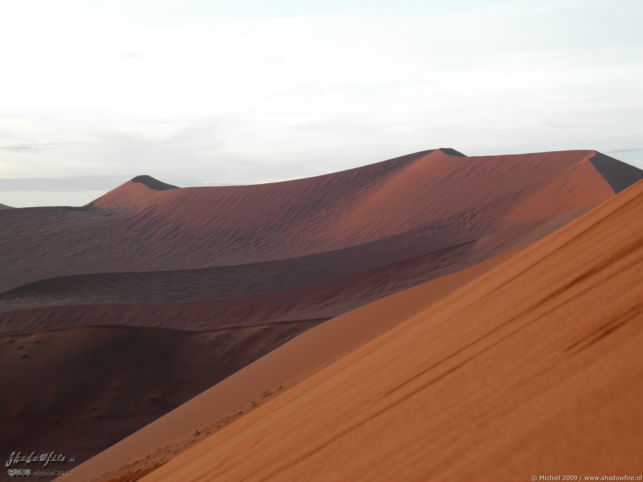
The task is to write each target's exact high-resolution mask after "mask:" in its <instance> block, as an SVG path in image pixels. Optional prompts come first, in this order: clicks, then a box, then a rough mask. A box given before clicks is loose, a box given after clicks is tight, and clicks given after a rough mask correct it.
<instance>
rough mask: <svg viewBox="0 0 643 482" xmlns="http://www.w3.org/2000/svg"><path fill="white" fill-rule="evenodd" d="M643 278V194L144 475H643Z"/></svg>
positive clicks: (591, 217) (638, 189) (547, 241)
mask: <svg viewBox="0 0 643 482" xmlns="http://www.w3.org/2000/svg"><path fill="white" fill-rule="evenodd" d="M642 267H643V183H638V184H637V185H635V186H633V187H631V188H629V189H627V190H626V191H624V192H622V193H621V194H619V195H618V196H616V197H615V198H613V199H611V200H609V201H607V202H605V203H603V204H602V205H601V206H599V207H597V208H596V209H594V210H592V211H590V212H589V213H587V214H585V215H584V216H582V217H580V218H579V219H577V220H575V221H573V222H572V223H570V224H568V225H566V226H565V227H563V228H561V229H560V230H558V231H557V232H555V233H554V234H552V235H550V236H548V237H546V238H544V239H543V240H541V241H539V242H537V243H534V244H532V245H530V246H529V247H527V248H525V249H523V250H522V251H521V252H519V253H518V254H517V255H515V256H513V257H511V258H510V259H509V260H508V261H506V262H504V263H502V264H500V265H498V266H496V267H495V268H493V269H492V270H490V271H488V272H487V273H485V274H483V275H482V276H481V277H479V278H477V279H476V280H474V281H472V282H471V283H469V284H467V285H465V286H463V287H462V288H460V289H458V290H457V291H455V292H453V293H452V294H451V295H449V296H447V297H446V298H444V299H442V300H441V301H439V302H438V303H435V304H432V305H430V306H428V307H427V309H424V310H420V311H419V312H416V313H415V314H410V315H409V317H408V319H407V320H406V321H405V322H403V323H402V324H400V325H398V326H397V327H395V328H393V329H392V330H390V331H388V332H387V333H385V334H383V335H381V336H380V337H378V338H377V339H375V340H373V341H371V342H370V343H368V344H366V345H364V346H362V347H361V348H358V349H357V350H355V351H354V352H352V353H350V354H348V355H346V356H345V357H343V358H341V359H340V360H338V361H337V362H335V363H333V364H332V365H330V366H328V367H326V368H324V369H323V370H321V371H319V372H317V373H315V374H313V375H312V376H310V377H309V378H307V379H305V380H304V381H302V382H300V383H299V384H298V385H296V386H294V387H292V388H290V389H288V390H287V391H285V392H284V393H283V394H281V395H279V396H278V397H277V398H275V399H274V400H271V401H270V402H268V403H266V404H265V405H262V406H260V407H258V408H257V409H256V410H254V411H252V412H251V413H249V414H248V415H246V416H244V417H242V418H240V419H239V420H237V421H235V422H234V423H232V424H231V425H229V426H228V427H226V428H224V429H223V430H221V431H220V432H217V433H215V434H214V435H213V436H211V437H210V438H208V439H205V440H204V441H203V442H201V443H200V444H198V445H196V446H194V447H193V448H191V449H189V450H187V451H186V452H184V453H183V454H181V455H179V456H177V457H176V458H174V459H173V460H172V461H170V462H169V463H167V464H166V465H163V466H162V467H160V468H159V469H158V470H156V471H154V472H152V473H151V474H149V475H148V476H147V478H146V479H145V480H167V479H173V480H184V481H187V480H212V479H217V480H268V479H274V480H393V479H396V480H442V481H449V480H454V481H455V480H458V481H459V480H507V481H509V480H511V481H513V480H530V477H531V476H532V475H534V474H579V475H580V474H628V473H629V474H638V473H640V470H641V459H640V447H641V446H642V445H643V413H642V412H641V405H640V402H641V399H642V398H643V355H642V352H641V345H642V344H643V302H642V300H643V269H642ZM309 333H310V332H309Z"/></svg>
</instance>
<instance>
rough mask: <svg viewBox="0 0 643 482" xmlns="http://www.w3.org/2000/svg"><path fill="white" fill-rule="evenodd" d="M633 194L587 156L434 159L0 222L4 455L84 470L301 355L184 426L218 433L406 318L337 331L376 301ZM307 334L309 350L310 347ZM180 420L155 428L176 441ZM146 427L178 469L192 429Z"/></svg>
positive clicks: (493, 259)
mask: <svg viewBox="0 0 643 482" xmlns="http://www.w3.org/2000/svg"><path fill="white" fill-rule="evenodd" d="M640 178H641V171H639V170H637V169H635V168H632V167H631V166H628V165H626V164H623V163H620V162H619V161H617V160H615V159H612V158H609V157H607V156H604V155H602V154H600V153H598V152H596V151H560V152H548V153H537V154H523V155H505V156H483V157H466V156H464V155H462V154H460V153H458V152H457V151H455V150H453V149H438V150H429V151H422V152H419V153H415V154H411V155H407V156H403V157H399V158H395V159H391V160H388V161H383V162H380V163H377V164H372V165H368V166H363V167H359V168H356V169H351V170H348V171H343V172H338V173H333V174H328V175H324V176H317V177H313V178H307V179H298V180H294V181H286V182H280V183H271V184H263V185H253V186H220V187H197V188H178V187H176V186H172V185H169V184H166V183H163V182H161V181H158V180H156V179H154V178H152V177H150V176H137V177H135V178H133V179H132V180H131V181H128V182H126V183H125V184H123V185H121V186H119V187H117V188H116V189H114V190H112V191H110V192H109V193H107V194H105V195H104V196H102V197H100V198H98V199H96V200H95V201H93V202H91V203H89V204H88V205H86V206H83V207H79V208H73V207H50V208H25V209H8V210H3V211H2V212H0V225H1V226H3V229H1V230H0V259H3V268H4V269H3V270H1V271H0V343H1V344H2V345H3V346H5V347H7V350H5V351H4V352H3V353H2V354H1V355H0V357H2V361H3V363H2V364H0V383H2V384H3V385H4V386H7V387H11V390H7V391H6V392H5V393H8V394H9V395H8V396H6V397H4V398H3V399H2V400H0V408H1V410H0V413H1V414H2V417H3V418H2V420H0V423H1V424H2V425H3V426H5V427H7V429H6V430H4V431H3V432H2V433H0V446H1V447H3V448H4V449H5V450H6V451H11V450H13V449H12V447H14V448H15V447H21V448H23V450H31V449H32V447H33V446H34V445H36V446H39V445H40V444H45V443H48V444H49V445H52V444H53V445H56V446H57V447H59V448H67V447H69V449H70V450H72V449H73V455H74V456H75V457H76V458H77V460H78V461H83V460H85V459H87V458H88V457H90V456H92V455H94V454H97V453H98V452H100V451H101V450H104V449H106V448H107V447H109V446H110V445H112V444H114V443H116V442H118V441H120V440H121V439H123V438H124V437H127V436H128V435H129V434H132V433H133V432H135V431H136V430H138V429H140V428H141V427H144V426H146V425H147V424H149V423H150V422H152V421H154V420H156V419H159V417H161V416H162V415H163V414H166V413H168V412H170V411H171V410H173V409H175V408H176V407H179V406H180V405H181V404H183V403H184V402H187V401H188V400H190V399H191V398H192V397H194V396H196V395H198V394H199V393H201V392H203V391H204V390H206V389H208V388H209V387H213V386H214V387H213V388H212V390H213V392H212V393H219V392H218V390H223V389H222V388H220V387H221V386H233V385H230V384H234V382H233V381H230V380H235V379H236V378H234V376H232V375H233V374H235V373H236V372H238V371H239V370H241V369H242V368H243V367H246V366H248V365H249V364H252V362H254V361H255V360H258V359H261V357H263V356H264V355H268V358H267V359H268V360H271V359H272V358H271V357H273V356H274V357H277V359H279V358H278V357H279V356H285V355H278V354H279V353H291V352H290V351H288V350H295V351H293V352H292V353H299V352H297V350H304V352H305V353H306V356H307V357H308V361H307V362H306V363H302V361H301V360H299V359H296V358H293V357H295V355H294V354H292V353H291V355H288V356H289V357H290V358H288V357H287V356H286V357H285V358H283V359H282V360H284V361H283V362H282V365H284V366H289V365H294V366H295V367H296V370H294V371H288V370H285V371H284V370H282V369H281V368H280V369H279V370H276V369H275V370H274V376H273V375H271V376H272V378H270V380H271V381H272V380H274V383H273V382H271V383H272V385H273V386H272V388H271V386H267V387H265V388H263V389H262V390H260V391H259V392H258V393H257V390H259V389H260V388H261V386H260V385H261V384H263V383H265V382H263V381H261V380H260V378H261V377H259V376H258V375H257V376H255V379H256V382H255V383H248V382H247V381H245V382H243V383H242V385H243V384H245V385H244V389H243V390H240V389H239V388H238V387H237V388H236V389H235V390H236V391H235V390H232V389H230V388H229V389H226V390H232V391H229V392H226V393H227V395H226V396H225V397H220V399H221V400H225V403H223V404H222V405H219V404H217V405H216V407H215V408H213V409H212V411H204V412H203V414H202V416H201V415H199V417H197V418H195V419H190V420H189V422H190V423H193V424H194V425H198V424H200V425H199V426H201V427H202V428H203V427H207V426H208V424H212V423H215V428H216V425H220V424H217V423H216V421H217V420H219V419H220V418H223V419H225V418H226V417H229V416H230V414H231V413H232V414H233V415H234V414H236V413H238V411H239V410H238V409H239V408H240V406H242V405H250V406H251V408H253V409H254V408H255V405H256V406H259V405H261V404H263V402H265V401H266V400H267V398H266V397H260V396H259V395H260V394H261V393H263V392H264V391H265V390H268V389H270V390H272V391H273V392H274V393H276V392H275V390H276V389H277V387H279V386H281V387H282V390H283V388H284V387H287V386H291V385H292V384H293V383H295V381H297V380H300V379H302V378H303V377H304V376H305V375H309V374H311V373H313V372H315V371H316V370H319V369H320V368H321V367H323V366H325V365H326V364H328V363H330V362H331V361H332V360H335V359H336V358H338V357H340V356H342V355H344V354H346V353H349V352H350V351H351V350H354V349H355V348H357V347H358V346H360V345H361V344H363V343H365V342H366V341H367V340H369V339H370V338H371V337H374V336H377V335H379V334H380V333H382V332H383V331H385V330H387V329H390V328H392V327H393V326H395V325H396V324H397V323H400V322H402V321H403V320H404V319H405V318H404V316H402V315H404V313H406V311H401V310H399V307H398V304H396V303H395V302H394V303H393V304H392V305H390V306H394V307H395V308H394V309H392V310H387V309H384V308H383V307H384V306H389V305H383V304H376V305H373V306H376V307H377V308H375V312H379V310H383V311H382V312H384V313H388V314H389V316H387V317H384V318H381V317H377V316H374V314H375V312H373V311H371V314H372V315H373V316H371V317H370V318H369V320H371V322H370V323H369V324H368V325H365V324H364V323H363V322H362V321H360V322H357V321H349V320H354V319H360V320H361V318H360V316H361V315H358V314H355V313H361V311H359V310H361V309H366V310H373V308H368V307H369V306H370V305H369V303H374V302H378V300H382V299H383V298H384V297H387V296H390V295H394V294H395V293H399V295H400V296H402V298H400V299H404V298H403V297H404V296H410V297H411V298H413V296H416V295H413V294H412V293H416V294H418V295H417V296H419V298H413V299H416V300H424V301H422V302H420V305H421V306H422V307H423V308H426V307H427V306H428V305H427V304H426V303H432V302H434V301H435V300H437V299H439V298H440V297H442V296H446V294H447V293H448V292H450V291H451V290H454V289H456V288H458V287H459V286H461V285H462V284H463V283H465V282H468V281H470V280H472V279H473V278H475V277H476V276H478V275H480V274H481V273H482V272H484V270H486V269H488V268H489V267H490V266H491V265H493V264H495V263H497V262H499V260H504V259H505V257H506V256H510V255H513V254H515V253H516V252H517V250H520V249H524V247H525V246H528V245H530V243H533V242H535V241H536V240H538V239H540V238H542V237H543V236H546V235H548V234H550V233H552V232H555V231H556V230H557V229H559V228H561V227H562V226H565V225H566V224H567V223H569V222H570V221H572V220H573V219H575V218H577V217H579V216H581V215H583V214H584V213H586V212H587V211H588V210H590V209H592V208H593V207H595V206H597V205H600V204H601V203H603V202H605V201H606V200H609V199H610V198H612V197H613V196H614V195H615V193H617V192H620V191H621V190H622V189H624V188H625V187H627V186H629V185H630V184H632V183H633V182H635V181H637V180H638V179H640ZM413 287H417V288H418V290H419V291H413V289H414V288H413ZM409 289H410V291H404V290H409ZM423 290H424V291H423ZM402 293H406V294H405V295H402ZM419 293H422V295H421V296H420V295H419ZM411 298H409V299H411ZM385 299H387V298H385ZM431 300H433V301H431ZM382 301H384V300H382ZM418 302H419V301H418ZM387 303H391V302H389V301H387ZM422 303H424V304H422ZM409 306H415V305H414V304H413V303H409ZM360 307H361V308H360ZM352 310H357V311H352ZM351 313H353V314H351ZM395 313H397V314H395ZM355 317H356V318H355ZM327 320H330V321H329V322H327ZM313 327H317V328H314V329H313V330H312V331H310V333H318V334H319V333H321V335H308V333H309V332H308V331H307V330H310V329H312V328H313ZM356 327H358V328H356ZM304 332H306V333H304ZM324 333H326V334H325V335H324ZM302 334H303V335H302ZM298 335H301V336H299V337H298ZM308 336H311V337H312V338H308ZM316 336H319V337H320V338H319V339H317V338H315V337H316ZM295 337H297V338H295ZM289 340H292V341H293V343H294V344H292V345H290V344H286V345H283V349H284V351H283V352H282V351H280V350H276V351H273V350H275V349H277V348H278V347H279V346H281V345H282V344H284V343H286V342H288V341H289ZM306 340H310V341H306ZM328 340H332V342H329V341H328ZM306 343H308V344H306ZM329 345H331V346H332V348H324V347H327V346H329ZM287 347H290V348H287ZM292 347H295V348H292ZM296 347H300V348H296ZM295 359H296V361H292V360H295ZM262 360H263V359H262ZM265 363H268V362H265V361H262V362H261V363H260V364H259V365H258V366H259V367H261V366H264V367H267V366H270V365H264V364H265ZM275 363H276V362H275ZM138 365H140V366H141V368H140V370H129V371H127V370H126V368H125V367H131V366H138ZM253 366H255V365H254V364H253V365H249V366H248V369H250V368H251V367H253ZM252 370H259V369H258V368H252ZM271 370H273V369H271ZM52 373H56V374H57V375H56V376H53V377H52V376H51V374H52ZM63 373H64V378H65V379H66V380H67V381H66V382H65V383H60V381H59V380H60V378H61V376H62V375H61V374H63ZM240 373H241V372H240ZM257 373H260V372H257ZM271 373H272V371H271ZM262 376H263V375H262ZM94 379H98V380H102V381H103V382H102V383H97V382H96V381H95V380H94ZM29 380H39V383H29V382H28V381H29ZM222 380H225V381H224V382H223V384H219V385H217V383H218V382H221V381H222ZM25 381H27V382H25ZM226 384H227V385H226ZM282 390H279V392H281V391H282ZM209 392H210V391H209V390H208V391H206V392H204V394H203V396H204V397H205V396H206V394H207V393H209ZM273 392H271V393H273ZM198 399H199V398H198V397H197V398H196V399H195V400H193V401H191V402H189V403H193V402H194V403H196V402H195V401H196V400H198ZM206 399H207V398H202V400H206ZM253 403H254V405H253ZM188 405H189V404H187V405H186V406H188ZM177 410H178V411H179V412H180V410H181V409H177ZM235 410H236V411H235ZM246 411H247V408H244V409H243V413H244V414H245V412H246ZM173 413H174V412H171V413H170V414H168V417H170V418H168V419H166V418H165V417H162V418H160V419H159V423H160V421H161V420H175V421H178V422H175V423H176V424H177V425H176V426H177V427H179V425H181V423H182V422H181V420H182V418H181V417H182V415H181V416H177V415H172V414H173ZM155 423H156V422H155ZM164 423H165V422H164ZM167 423H170V422H167ZM227 424H228V422H226V423H225V425H227ZM152 426H155V425H154V424H152V425H150V427H152ZM168 426H169V425H168ZM159 427H160V428H158V429H155V430H157V432H155V433H157V436H158V438H157V439H154V443H156V442H157V440H164V438H163V437H166V438H167V441H166V443H165V444H164V445H170V444H175V445H176V444H178V445H177V446H176V447H175V446H174V445H173V446H172V447H173V448H172V450H170V452H171V455H172V456H174V455H176V453H179V452H180V451H182V450H184V449H185V448H186V446H187V445H189V444H191V443H192V440H193V438H194V437H191V435H190V434H191V433H192V432H193V431H194V430H196V428H195V427H188V428H187V430H186V427H185V426H183V427H180V428H177V430H176V431H175V432H172V431H171V430H169V429H168V428H167V426H163V425H159ZM210 428H211V429H212V427H210ZM219 428H222V427H219ZM147 429H148V427H146V428H145V429H143V430H142V431H141V432H140V433H142V434H143V435H137V434H135V435H134V437H143V438H145V437H146V435H145V434H149V433H152V432H149V431H147V432H146V430H147ZM150 430H151V429H150ZM213 430H214V429H212V430H211V431H213ZM217 430H218V429H217ZM80 432H82V434H83V437H82V438H83V442H82V443H81V444H80V445H79V444H77V443H76V442H75V441H77V440H78V433H80ZM204 435H205V434H201V438H203V437H204ZM143 438H141V439H140V440H143ZM126 440H127V439H126ZM126 440H124V441H123V442H126ZM135 440H139V439H135ZM137 443H138V442H137ZM154 443H152V444H151V443H143V442H141V445H140V447H139V448H138V449H137V451H136V453H132V452H131V450H130V449H127V451H129V454H128V455H127V457H125V458H124V457H123V456H122V455H123V454H124V452H121V455H119V456H114V457H112V458H104V457H102V455H101V456H99V457H97V458H96V461H99V460H102V461H103V462H96V463H95V464H94V469H92V470H93V472H92V473H93V474H96V473H104V472H109V471H110V470H111V471H113V470H116V469H118V468H119V467H121V466H122V465H123V464H126V463H131V462H132V461H136V460H139V459H140V457H146V456H147V455H150V454H151V453H152V452H154V451H155V450H156V451H158V450H159V449H162V447H157V446H155V445H154ZM119 446H120V444H117V445H115V446H114V449H115V450H118V449H117V447H119ZM124 446H125V447H127V444H125V445H124ZM130 447H131V445H130ZM110 450H111V449H110ZM108 452H109V451H108ZM167 452H168V450H165V451H164V450H160V452H159V453H158V454H156V452H154V454H156V455H154V457H157V456H158V457H157V458H158V459H159V460H160V459H161V458H164V459H165V460H164V461H166V460H167V455H168V453H167ZM106 453H107V452H106ZM109 453H116V452H109ZM110 457H111V456H110ZM107 460H108V462H105V461H107ZM92 463H93V462H92ZM143 465H144V464H143ZM148 465H149V464H148ZM98 468H100V470H99V469H98ZM77 469H78V470H80V469H79V468H77ZM103 469H104V470H103ZM136 469H138V466H136ZM83 470H84V469H83ZM79 473H81V474H83V473H89V472H83V471H82V470H81V471H80V472H79ZM79 480H80V479H79Z"/></svg>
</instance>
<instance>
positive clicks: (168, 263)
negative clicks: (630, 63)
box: [0, 150, 617, 291]
mask: <svg viewBox="0 0 643 482" xmlns="http://www.w3.org/2000/svg"><path fill="white" fill-rule="evenodd" d="M595 156H596V153H595V151H562V152H551V153H540V154H525V155H515V156H487V157H463V156H457V155H448V154H446V153H444V152H443V151H439V150H438V151H424V152H421V153H417V154H412V155H409V156H404V157H401V158H397V159H392V160H389V161H384V162H381V163H377V164H372V165H369V166H364V167H361V168H357V169H352V170H349V171H343V172H339V173H334V174H328V175H325V176H318V177H313V178H308V179H299V180H295V181H287V182H281V183H272V184H262V185H253V186H218V187H204V188H183V189H165V190H155V189H150V188H149V187H148V186H147V184H145V183H143V182H128V183H126V184H124V185H123V186H121V187H119V188H117V189H115V190H114V191H111V192H110V193H108V194H106V195H105V196H103V197H101V198H99V199H97V200H96V201H94V202H93V203H91V204H90V205H88V206H86V207H83V208H64V207H57V208H27V209H20V210H4V211H3V212H2V223H3V226H5V228H6V229H4V230H2V231H0V256H1V257H2V259H5V260H6V263H7V269H5V270H3V271H2V272H1V273H0V291H7V290H10V289H12V288H16V287H18V286H20V285H24V284H26V283H30V282H33V281H38V280H42V279H46V278H53V277H61V276H69V275H75V274H89V273H109V272H125V273H130V272H138V271H172V270H185V269H198V268H206V267H215V266H224V265H237V264H247V263H256V262H262V261H270V260H279V259H286V258H293V257H302V256H308V255H312V254H316V253H323V252H328V251H335V250H340V249H344V248H349V247H351V246H358V245H361V244H365V243H370V242H374V241H377V240H381V239H385V238H390V237H394V236H398V235H402V234H404V233H409V232H413V231H414V230H421V229H428V230H431V231H434V233H435V234H434V238H435V239H434V243H435V245H436V246H438V247H439V246H440V245H441V246H443V247H446V246H449V245H452V242H453V240H456V239H457V240H461V242H464V241H467V240H474V239H478V238H480V237H482V236H484V235H486V234H489V233H490V232H492V231H493V230H494V229H496V228H497V227H498V226H507V225H510V224H512V223H514V222H524V221H525V220H533V219H545V218H547V217H550V216H554V215H557V214H561V213H564V212H567V211H571V210H575V209H578V208H582V207H588V206H592V205H595V204H598V203H600V202H601V201H604V200H605V199H607V198H609V197H610V196H612V195H613V193H614V191H613V189H612V188H611V187H610V185H609V184H608V183H607V182H606V181H605V179H604V178H603V176H601V174H599V172H598V171H597V170H596V169H595V168H594V166H593V165H592V163H591V162H590V159H591V158H593V157H595ZM610 162H611V161H610ZM614 162H617V161H614ZM608 164H609V163H608ZM150 183H151V181H150ZM51 253H56V256H52V255H51Z"/></svg>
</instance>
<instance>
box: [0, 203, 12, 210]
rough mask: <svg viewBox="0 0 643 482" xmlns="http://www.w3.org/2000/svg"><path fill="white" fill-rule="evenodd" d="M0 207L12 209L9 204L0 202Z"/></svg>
mask: <svg viewBox="0 0 643 482" xmlns="http://www.w3.org/2000/svg"><path fill="white" fill-rule="evenodd" d="M0 209H12V207H11V206H7V205H5V204H0Z"/></svg>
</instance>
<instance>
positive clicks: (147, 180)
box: [130, 174, 179, 191]
mask: <svg viewBox="0 0 643 482" xmlns="http://www.w3.org/2000/svg"><path fill="white" fill-rule="evenodd" d="M130 182H140V183H141V184H144V185H145V186H147V187H149V188H150V189H154V190H155V191H167V190H168V189H179V187H178V186H174V185H172V184H167V183H165V182H163V181H159V180H158V179H155V178H153V177H152V176H149V175H147V174H142V175H140V176H136V177H134V178H132V179H131V181H130Z"/></svg>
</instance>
